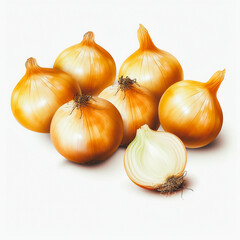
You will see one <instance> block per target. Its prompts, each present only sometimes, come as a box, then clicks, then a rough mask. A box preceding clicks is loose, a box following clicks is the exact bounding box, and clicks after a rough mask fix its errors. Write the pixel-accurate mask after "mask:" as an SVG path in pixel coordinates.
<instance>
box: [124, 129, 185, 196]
mask: <svg viewBox="0 0 240 240" xmlns="http://www.w3.org/2000/svg"><path fill="white" fill-rule="evenodd" d="M141 132H148V133H147V134H144V133H143V134H142V133H141ZM144 135H145V136H144ZM151 135H154V137H156V138H157V137H161V138H162V137H165V136H168V137H169V138H170V139H171V140H170V141H168V142H167V141H165V143H166V144H167V145H168V147H170V148H171V146H169V144H171V145H172V144H173V142H176V143H177V144H178V150H177V152H176V154H180V152H181V154H182V159H181V160H182V163H181V164H178V166H177V162H176V163H175V164H174V165H173V166H174V167H175V170H173V172H172V173H170V172H169V173H167V174H168V176H167V177H166V178H165V180H164V181H163V182H161V181H159V182H158V183H156V182H154V181H150V182H149V183H148V184H147V183H146V182H145V181H144V180H143V178H142V179H141V176H137V172H139V170H140V169H134V168H133V165H132V164H131V161H135V160H138V161H142V164H143V165H142V166H143V168H144V166H145V167H146V164H145V165H144V161H145V162H147V161H148V160H151V158H152V157H153V154H154V152H153V149H154V148H155V147H156V145H154V140H151V138H152V137H151ZM149 147H150V148H149ZM159 147H161V146H159ZM148 148H149V149H148ZM144 149H148V154H149V156H148V158H144V157H143V156H142V155H143V151H144ZM156 149H158V148H156ZM163 149H165V148H163ZM175 151H176V150H173V152H175ZM176 156H179V155H176ZM141 157H143V158H142V159H141ZM156 157H157V158H158V157H159V158H160V157H161V156H159V155H157V156H156ZM165 157H166V156H165ZM165 157H164V158H165ZM133 158H135V160H134V159H133ZM165 160H166V159H165ZM186 164H187V151H186V148H185V146H184V144H183V142H182V141H181V140H180V139H179V138H178V137H177V136H175V135H174V134H171V133H168V132H162V131H153V130H151V129H149V127H148V126H147V125H144V126H142V127H141V128H140V129H138V132H137V136H136V138H135V139H134V140H133V141H132V142H131V143H130V144H129V145H128V147H127V149H126V151H125V154H124V168H125V171H126V173H127V175H128V177H129V178H130V180H131V181H132V182H133V183H135V184H136V185H137V186H139V187H141V188H144V189H148V190H155V191H159V192H160V193H171V192H174V191H177V190H179V189H182V188H183V178H184V176H185V168H186ZM155 174H156V173H155ZM149 177H151V176H149ZM169 179H170V180H171V179H176V180H177V179H181V182H180V183H179V185H176V186H171V184H170V185H169ZM166 185H168V186H167V188H166Z"/></svg>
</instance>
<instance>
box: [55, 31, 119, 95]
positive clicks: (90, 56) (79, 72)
mask: <svg viewBox="0 0 240 240" xmlns="http://www.w3.org/2000/svg"><path fill="white" fill-rule="evenodd" d="M54 68H58V69H61V70H63V71H64V72H66V73H68V74H70V75H71V76H72V77H73V78H74V79H75V80H76V81H78V83H79V84H80V87H81V90H82V92H83V93H84V94H88V95H98V94H99V93H100V92H101V91H102V90H103V89H104V88H106V87H108V86H110V85H112V84H113V83H114V81H115V77H116V64H115V62H114V60H113V58H112V56H111V55H110V54H109V53H108V52H107V51H106V50H105V49H103V48H102V47H100V46H99V45H98V44H96V43H95V41H94V34H93V32H87V33H86V34H85V35H84V37H83V40H82V42H81V43H79V44H76V45H74V46H71V47H69V48H67V49H65V50H64V51H63V52H62V53H61V54H60V55H59V56H58V57H57V59H56V61H55V64H54Z"/></svg>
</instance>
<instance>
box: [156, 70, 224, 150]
mask: <svg viewBox="0 0 240 240" xmlns="http://www.w3.org/2000/svg"><path fill="white" fill-rule="evenodd" d="M224 75H225V70H223V71H218V72H216V73H215V74H214V75H213V76H212V77H211V78H210V80H209V81H208V82H206V83H202V82H196V81H190V80H185V81H181V82H178V83H175V84H174V85H172V86H171V87H169V88H168V89H167V91H166V92H165V93H164V94H163V96H162V98H161V101H160V104H159V119H160V122H161V125H162V127H163V129H164V130H165V131H167V132H171V133H173V134H175V135H177V136H178V137H179V138H180V139H181V140H182V141H183V143H184V144H185V146H186V147H189V148H199V147H203V146H206V145H207V144H209V143H210V142H212V141H213V140H214V139H215V138H216V137H217V135H218V134H219V132H220V130H221V128H222V124H223V113H222V109H221V106H220V104H219V102H218V99H217V91H218V88H219V86H220V84H221V83H222V81H223V79H224Z"/></svg>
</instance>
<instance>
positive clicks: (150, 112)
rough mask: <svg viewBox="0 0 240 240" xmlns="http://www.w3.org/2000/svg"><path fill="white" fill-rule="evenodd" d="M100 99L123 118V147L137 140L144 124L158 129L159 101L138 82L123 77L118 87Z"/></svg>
mask: <svg viewBox="0 0 240 240" xmlns="http://www.w3.org/2000/svg"><path fill="white" fill-rule="evenodd" d="M99 97H101V98H104V99H106V100H108V101H110V102H111V103H112V104H113V105H114V106H115V107H116V108H117V109H118V111H119V112H120V114H121V116H122V118H123V124H124V133H123V140H122V143H121V145H122V146H127V145H128V144H129V143H130V142H131V141H132V140H133V139H134V138H135V136H136V132H137V129H138V128H140V127H141V126H142V125H144V124H148V125H149V126H150V128H152V129H154V130H156V129H158V127H159V120H158V114H157V111H158V101H157V99H156V98H155V97H154V95H153V94H152V93H151V92H150V91H149V90H148V89H147V88H145V87H142V86H140V85H139V84H138V83H137V82H136V80H132V79H130V78H128V77H127V78H123V77H121V78H119V81H118V84H117V85H114V86H111V87H108V88H106V89H104V90H103V91H102V92H101V93H100V95H99Z"/></svg>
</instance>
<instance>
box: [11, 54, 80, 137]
mask: <svg viewBox="0 0 240 240" xmlns="http://www.w3.org/2000/svg"><path fill="white" fill-rule="evenodd" d="M75 93H79V94H80V93H81V90H80V88H79V86H78V84H77V82H76V81H75V80H74V79H73V78H72V77H71V76H69V75H68V74H67V73H65V72H63V71H61V70H58V69H52V68H42V67H40V66H38V64H37V62H36V59H34V58H29V59H28V60H27V62H26V73H25V75H24V76H23V78H22V79H21V80H20V81H19V83H18V84H17V86H16V87H15V88H14V90H13V93H12V98H11V107H12V112H13V115H14V116H15V118H16V119H17V120H18V122H19V123H20V124H22V125H23V126H24V127H26V128H28V129H30V130H32V131H35V132H41V133H48V132H49V130H50V123H51V120H52V117H53V115H54V113H55V112H56V111H57V109H58V108H59V107H60V106H61V105H63V104H64V103H66V102H68V101H69V100H70V99H72V98H73V96H74V94H75Z"/></svg>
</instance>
